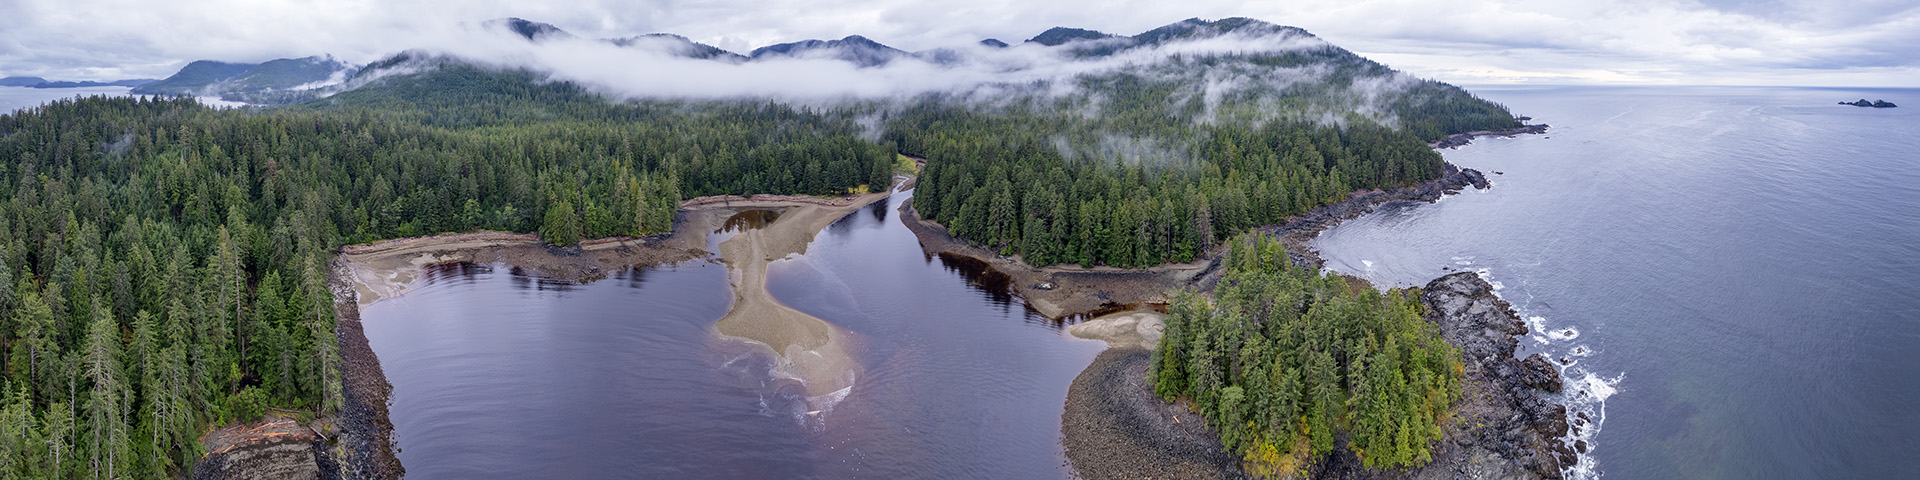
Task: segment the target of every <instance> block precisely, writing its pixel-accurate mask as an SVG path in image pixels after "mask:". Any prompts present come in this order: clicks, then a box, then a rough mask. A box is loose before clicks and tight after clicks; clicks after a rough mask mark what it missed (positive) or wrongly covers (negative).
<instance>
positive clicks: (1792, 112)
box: [1314, 87, 1920, 479]
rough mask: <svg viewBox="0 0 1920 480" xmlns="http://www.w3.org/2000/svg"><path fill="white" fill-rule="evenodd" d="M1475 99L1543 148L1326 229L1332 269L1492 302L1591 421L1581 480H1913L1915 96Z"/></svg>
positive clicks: (1917, 252) (1475, 148) (1525, 143)
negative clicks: (1469, 290) (1481, 283)
mask: <svg viewBox="0 0 1920 480" xmlns="http://www.w3.org/2000/svg"><path fill="white" fill-rule="evenodd" d="M1469 89H1470V90H1472V91H1474V92H1475V93H1477V94H1479V95H1481V96H1482V97H1484V98H1487V99H1490V100H1493V101H1497V102H1501V103H1503V104H1505V105H1507V106H1508V107H1509V108H1511V109H1513V111H1514V112H1515V113H1517V114H1525V115H1531V116H1533V117H1534V118H1533V120H1532V122H1530V123H1547V124H1550V125H1552V129H1550V130H1549V131H1548V133H1546V134H1544V135H1529V136H1522V137H1516V138H1511V139H1499V138H1482V139H1479V140H1475V141H1474V142H1473V144H1472V145H1469V146H1466V147H1462V148H1459V149H1457V150H1449V151H1445V152H1444V154H1445V156H1446V158H1447V160H1448V161H1450V162H1453V163H1455V164H1458V165H1460V166H1462V167H1465V168H1474V169H1478V170H1481V171H1483V172H1485V173H1486V174H1487V176H1488V178H1489V179H1490V180H1492V182H1493V187H1492V188H1491V189H1488V190H1485V191H1472V190H1470V191H1467V192H1463V193H1461V194H1459V195H1454V196H1450V197H1447V198H1445V199H1442V200H1441V201H1440V202H1438V203H1434V204H1426V203H1402V204H1390V205H1386V206H1383V208H1380V209H1379V210H1378V211H1377V212H1376V213H1373V214H1369V215H1366V216H1363V217H1361V218H1358V219H1355V220H1353V221H1350V222H1347V223H1345V224H1342V225H1340V226H1338V227H1335V228H1333V229H1330V230H1328V231H1326V232H1324V233H1323V234H1322V235H1321V236H1320V237H1319V238H1318V239H1316V240H1315V241H1314V245H1315V248H1317V249H1318V250H1320V251H1321V252H1322V254H1323V255H1322V256H1323V257H1324V258H1326V260H1327V267H1328V268H1330V269H1334V270H1338V271H1341V272H1347V273H1351V274H1356V275H1359V276H1361V277H1364V278H1367V279H1369V280H1371V281H1373V282H1374V283H1375V284H1376V285H1383V286H1417V285H1422V284H1424V283H1425V282H1426V281H1427V280H1429V279H1432V278H1434V277H1438V276H1440V275H1444V274H1446V273H1451V272H1454V271H1461V270H1467V271H1476V272H1479V273H1480V274H1481V275H1483V276H1485V277H1486V278H1488V279H1489V280H1490V281H1492V282H1494V284H1495V285H1497V286H1499V287H1500V290H1499V293H1500V294H1501V296H1502V297H1503V298H1505V299H1506V300H1507V301H1509V302H1511V303H1513V305H1514V306H1515V308H1516V309H1517V310H1518V311H1519V313H1520V314H1521V316H1522V317H1523V318H1526V319H1527V320H1528V323H1529V324H1530V327H1531V329H1532V330H1533V331H1532V332H1531V334H1530V336H1531V338H1530V339H1525V340H1523V342H1522V344H1523V346H1522V348H1523V349H1524V351H1522V352H1521V353H1520V354H1519V355H1521V356H1525V355H1528V354H1531V353H1533V352H1541V353H1546V354H1547V355H1549V356H1550V357H1552V358H1555V359H1561V360H1562V361H1563V369H1564V374H1565V377H1567V379H1568V380H1570V381H1571V383H1569V385H1570V388H1569V389H1568V390H1567V398H1566V400H1567V401H1568V403H1569V404H1571V405H1574V406H1575V408H1574V411H1575V412H1576V413H1581V412H1584V413H1586V414H1587V415H1588V416H1589V417H1591V418H1593V419H1595V420H1596V421H1597V425H1596V426H1595V427H1594V428H1588V429H1586V430H1585V431H1583V432H1581V436H1580V437H1579V438H1577V439H1584V440H1587V441H1588V443H1589V446H1590V447H1591V449H1592V450H1591V452H1590V454H1589V455H1587V456H1585V458H1584V459H1583V462H1582V466H1581V468H1580V469H1579V470H1578V471H1576V472H1574V473H1575V474H1576V475H1575V476H1576V477H1581V478H1592V477H1596V476H1601V475H1604V477H1606V478H1618V479H1642V478H1647V479H1657V478H1709V479H1711V478H1901V477H1911V476H1912V473H1911V470H1912V466H1911V465H1910V464H1907V463H1906V460H1907V458H1906V457H1907V456H1908V455H1911V454H1912V453H1913V452H1920V441H1917V440H1916V439H1915V438H1916V437H1915V435H1914V432H1915V431H1920V410H1916V406H1920V290H1916V288H1915V286H1916V285H1920V108H1916V107H1920V90H1911V89H1823V88H1722V87H1679V88H1676V87H1477V88H1469ZM1862 97H1865V98H1867V99H1869V100H1873V99H1886V100H1888V101H1891V102H1894V103H1897V104H1902V105H1907V107H1901V108H1892V109H1872V108H1858V107H1852V106H1842V105H1837V104H1836V103H1837V102H1840V101H1852V100H1857V99H1859V98H1862Z"/></svg>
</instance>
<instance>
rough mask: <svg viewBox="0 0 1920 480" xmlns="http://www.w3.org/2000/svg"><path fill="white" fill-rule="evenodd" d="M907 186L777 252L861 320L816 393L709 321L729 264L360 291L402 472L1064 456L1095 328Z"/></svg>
mask: <svg viewBox="0 0 1920 480" xmlns="http://www.w3.org/2000/svg"><path fill="white" fill-rule="evenodd" d="M909 195H910V193H901V194H896V195H895V196H894V197H893V198H891V199H889V200H888V201H885V202H881V203H878V204H875V205H873V206H870V207H867V208H865V209H862V210H859V211H856V212H854V213H853V214H850V215H848V216H847V217H846V218H843V219H841V220H840V221H839V222H838V223H835V224H834V225H832V226H831V227H829V228H828V229H827V230H826V231H824V232H822V233H821V234H820V235H819V236H818V237H817V238H816V239H815V241H814V243H813V244H812V246H810V247H809V249H808V251H807V253H806V254H805V255H802V256H798V257H795V258H792V259H789V260H785V261H780V262H776V263H774V264H773V265H772V266H771V267H770V269H769V271H770V274H769V277H770V289H771V290H772V292H773V293H774V295H775V296H776V297H777V298H779V299H780V300H781V301H782V302H783V303H786V304H787V305H790V306H793V307H795V308H797V309H800V310H802V311H805V312H807V313H810V314H813V315H815V316H818V317H820V318H822V319H825V320H827V321H829V322H833V323H835V324H836V325H839V326H840V327H842V328H843V329H846V330H848V331H850V332H852V337H853V345H854V348H853V352H854V354H855V356H856V357H857V358H858V359H859V360H860V362H861V365H862V368H863V372H862V376H861V377H860V378H859V379H858V380H857V382H856V384H855V386H854V388H853V389H852V391H851V392H850V393H849V394H848V395H847V396H846V397H845V398H844V399H843V400H841V401H840V402H839V403H837V404H835V405H834V406H833V407H832V408H831V409H829V410H827V411H824V412H818V413H809V412H807V411H806V407H805V405H806V403H805V402H804V399H802V398H801V392H800V391H798V389H797V388H795V387H793V386H791V385H786V384H785V383H784V382H781V381H776V380H775V379H774V377H773V375H771V374H770V373H769V369H770V366H771V363H770V361H769V359H768V358H765V357H764V356H762V355H760V354H756V353H754V350H753V349H750V348H746V347H744V346H742V345H739V344H734V343H731V342H727V341H720V340H715V339H714V338H713V334H712V328H713V323H714V321H716V320H718V319H719V318H720V317H721V316H722V315H724V314H725V313H726V308H727V302H728V301H729V293H728V290H727V284H726V276H727V270H726V267H725V266H723V265H718V264H709V263H702V262H695V263H689V264H682V265H679V266H673V267H662V268H653V269H643V270H635V271H630V272H626V273H622V274H619V275H615V276H613V277H612V278H608V279H606V280H601V281H597V282H592V283H588V284H584V285H576V284H569V283H563V282H554V281H549V280H544V279H541V278H538V277H534V276H530V275H528V274H527V273H526V272H518V271H514V270H513V269H510V268H506V267H488V266H474V265H467V266H456V267H446V268H441V269H439V270H436V271H434V272H432V274H431V275H429V276H428V277H427V278H425V279H423V280H422V281H421V283H420V285H418V286H417V289H416V290H414V291H412V292H410V293H408V294H407V295H405V296H403V297H400V298H396V299H391V300H387V301H382V302H379V303H376V304H374V305H371V306H369V307H368V308H366V309H365V310H364V312H363V317H364V318H365V322H366V323H365V325H366V329H367V336H368V338H369V339H370V341H371V342H372V344H373V348H374V350H375V351H376V352H378V353H379V355H380V360H381V364H382V365H383V366H384V368H385V369H386V373H387V376H388V378H389V379H390V380H391V381H392V383H393V385H394V398H393V406H392V416H393V421H394V430H395V432H394V433H395V436H396V437H397V441H398V442H399V445H400V448H401V452H400V459H401V461H402V462H403V463H404V464H405V465H406V468H407V473H408V477H409V478H424V479H439V478H610V477H611V478H632V477H641V478H806V477H820V478H1060V477H1064V476H1065V475H1066V474H1067V470H1068V469H1067V467H1065V466H1064V461H1065V460H1064V459H1063V457H1062V456H1061V454H1060V446H1059V435H1060V413H1061V410H1062V402H1063V399H1064V398H1065V397H1066V390H1067V386H1068V384H1069V383H1071V382H1072V380H1073V377H1074V376H1075V375H1078V374H1079V372H1080V370H1081V369H1083V368H1085V367H1086V365H1087V363H1088V362H1090V361H1091V360H1092V358H1093V356H1094V355H1095V354H1096V353H1098V352H1099V350H1100V349H1101V348H1102V346H1101V345H1100V344H1098V343H1095V342H1090V341H1084V340H1077V339H1071V338H1069V337H1067V336H1065V335H1064V334H1063V333H1062V332H1061V331H1060V327H1059V326H1058V325H1057V324H1055V323H1054V322H1051V321H1048V320H1046V319H1044V318H1039V317H1037V316H1035V315H1033V314H1031V313H1029V312H1028V311H1027V310H1026V308H1025V307H1024V306H1023V305H1021V304H1020V303H1019V301H1018V300H1017V299H1011V298H1008V297H1005V296H1003V295H999V294H996V293H991V292H988V291H986V290H982V289H980V288H977V287H974V286H971V285H970V284H969V281H968V279H967V277H966V276H965V274H964V273H963V272H959V271H956V270H954V269H950V268H948V267H947V266H945V265H944V264H943V263H941V261H940V260H938V259H932V260H930V259H928V258H926V257H925V256H923V255H922V254H921V252H920V247H919V243H918V242H917V241H916V240H915V239H914V237H913V235H912V233H911V232H909V231H908V230H907V229H906V227H905V226H904V225H902V224H901V223H900V221H899V219H897V218H895V216H896V215H897V213H896V212H895V211H894V208H895V207H898V206H899V202H900V201H903V200H905V199H907V198H909ZM775 221H778V220H777V219H776V220H775Z"/></svg>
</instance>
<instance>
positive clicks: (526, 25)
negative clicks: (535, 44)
mask: <svg viewBox="0 0 1920 480" xmlns="http://www.w3.org/2000/svg"><path fill="white" fill-rule="evenodd" d="M483 25H485V26H487V27H489V28H503V29H506V30H507V31H509V32H513V33H514V34H516V35H519V36H520V37H521V38H525V39H527V40H533V41H542V40H552V39H563V38H576V37H574V36H573V34H571V33H567V31H566V30H561V29H560V27H556V26H553V24H550V23H540V22H535V21H530V20H527V19H523V18H518V17H507V18H497V19H493V20H488V21H487V22H486V23H484V24H483Z"/></svg>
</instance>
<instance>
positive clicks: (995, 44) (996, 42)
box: [980, 38, 1007, 48]
mask: <svg viewBox="0 0 1920 480" xmlns="http://www.w3.org/2000/svg"><path fill="white" fill-rule="evenodd" d="M980 44H981V45H985V46H987V47H991V48H1007V42H1002V41H1000V39H998V38H989V39H986V40H981V41H980Z"/></svg>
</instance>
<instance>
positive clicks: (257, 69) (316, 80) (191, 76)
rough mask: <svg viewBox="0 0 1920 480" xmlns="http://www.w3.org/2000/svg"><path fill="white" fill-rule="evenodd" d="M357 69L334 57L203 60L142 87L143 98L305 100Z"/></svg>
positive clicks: (263, 101) (139, 91)
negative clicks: (238, 60)
mask: <svg viewBox="0 0 1920 480" xmlns="http://www.w3.org/2000/svg"><path fill="white" fill-rule="evenodd" d="M357 70H359V68H358V67H355V66H353V65H350V64H347V63H346V62H342V61H339V60H336V59H334V58H333V57H331V56H313V57H306V58H282V59H277V60H272V61H268V62H266V63H260V64H247V63H225V62H216V61H211V60H201V61H197V62H193V63H189V64H187V66H186V68H182V69H180V72H179V73H175V74H173V76H171V77H167V78H166V79H164V80H160V81H157V82H153V83H148V84H145V85H141V86H139V87H138V88H134V89H133V93H136V94H142V95H198V96H207V97H220V98H223V99H227V100H233V101H242V102H248V103H288V102H291V101H300V100H304V99H305V98H302V96H303V95H306V94H305V93H303V92H307V91H310V90H314V89H316V88H319V87H322V86H326V85H330V84H337V83H340V82H342V81H344V80H346V79H347V78H348V77H350V76H352V75H353V73H354V72H355V71H357Z"/></svg>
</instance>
